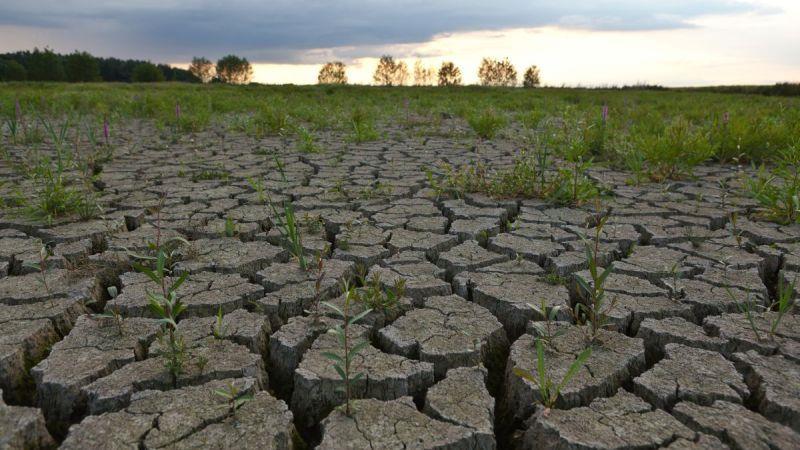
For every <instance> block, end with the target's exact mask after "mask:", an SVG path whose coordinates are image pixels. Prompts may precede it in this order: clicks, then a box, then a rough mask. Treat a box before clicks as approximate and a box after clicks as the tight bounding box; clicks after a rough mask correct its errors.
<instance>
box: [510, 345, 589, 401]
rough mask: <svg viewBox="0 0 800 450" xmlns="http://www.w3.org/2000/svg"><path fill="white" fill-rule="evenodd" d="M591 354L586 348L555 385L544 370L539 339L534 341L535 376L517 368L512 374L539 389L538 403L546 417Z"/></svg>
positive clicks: (542, 348) (542, 351)
mask: <svg viewBox="0 0 800 450" xmlns="http://www.w3.org/2000/svg"><path fill="white" fill-rule="evenodd" d="M591 354H592V348H591V347H587V348H586V349H584V350H583V351H582V352H581V353H580V354H579V355H578V357H577V358H575V360H574V361H573V362H572V364H570V366H569V369H567V373H565V374H564V377H563V378H562V379H561V381H560V382H559V383H558V384H556V383H555V381H554V380H553V379H552V378H550V375H548V374H547V370H546V368H545V357H544V345H543V344H542V340H541V339H537V340H536V374H535V375H534V374H533V373H531V372H529V371H527V370H524V369H520V368H519V367H515V368H514V374H515V375H516V376H518V377H520V378H523V379H525V380H528V381H530V382H532V383H533V384H535V385H536V386H537V387H538V388H539V401H540V402H541V404H542V406H544V407H545V410H544V415H547V414H548V413H549V411H550V409H552V408H554V407H555V406H556V402H557V401H558V397H559V396H560V395H561V390H562V389H564V386H566V385H567V384H568V383H569V382H570V380H571V379H572V378H573V377H574V376H575V375H576V374H577V373H578V371H579V370H580V368H581V366H583V365H584V363H586V360H588V359H589V357H590V356H591Z"/></svg>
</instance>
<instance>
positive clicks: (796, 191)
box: [746, 141, 800, 224]
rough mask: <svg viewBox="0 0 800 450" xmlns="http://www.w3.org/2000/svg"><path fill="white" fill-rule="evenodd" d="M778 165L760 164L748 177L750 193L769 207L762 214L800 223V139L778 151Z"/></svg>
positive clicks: (781, 221) (778, 220)
mask: <svg viewBox="0 0 800 450" xmlns="http://www.w3.org/2000/svg"><path fill="white" fill-rule="evenodd" d="M777 155H778V156H777V159H776V164H775V167H773V168H772V169H771V170H767V168H766V167H765V166H763V165H762V166H761V168H760V169H759V172H758V175H757V177H756V178H755V179H752V180H751V179H748V180H746V186H747V190H748V192H749V194H750V196H751V197H753V198H754V199H756V200H757V201H758V202H759V203H761V205H762V206H763V207H764V208H766V211H764V212H762V213H761V215H762V216H763V217H765V218H767V219H770V220H774V221H776V222H779V223H783V224H791V223H800V141H798V142H797V143H795V144H794V145H793V146H792V147H791V148H788V149H785V150H782V151H779V152H777Z"/></svg>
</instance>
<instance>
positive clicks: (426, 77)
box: [414, 60, 436, 86]
mask: <svg viewBox="0 0 800 450" xmlns="http://www.w3.org/2000/svg"><path fill="white" fill-rule="evenodd" d="M435 77H436V69H434V68H433V67H425V66H424V65H423V64H422V61H420V60H416V61H415V62H414V86H430V85H432V84H433V83H434V81H435Z"/></svg>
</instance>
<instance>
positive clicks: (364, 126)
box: [350, 109, 378, 143]
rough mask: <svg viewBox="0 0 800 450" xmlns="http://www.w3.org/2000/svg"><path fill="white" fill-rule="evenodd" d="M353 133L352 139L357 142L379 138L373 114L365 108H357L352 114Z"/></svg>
mask: <svg viewBox="0 0 800 450" xmlns="http://www.w3.org/2000/svg"><path fill="white" fill-rule="evenodd" d="M350 125H351V129H352V130H351V131H352V132H351V134H350V140H351V141H353V142H356V143H361V142H367V141H374V140H376V139H378V132H377V131H376V130H375V124H374V122H373V120H372V116H370V114H369V113H368V112H367V111H366V110H363V109H355V110H354V111H353V113H352V114H351V115H350Z"/></svg>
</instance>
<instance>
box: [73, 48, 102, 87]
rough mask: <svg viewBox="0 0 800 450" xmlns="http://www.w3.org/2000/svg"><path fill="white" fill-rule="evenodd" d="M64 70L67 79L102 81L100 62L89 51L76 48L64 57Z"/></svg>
mask: <svg viewBox="0 0 800 450" xmlns="http://www.w3.org/2000/svg"><path fill="white" fill-rule="evenodd" d="M64 72H65V73H66V77H67V81H72V82H79V81H100V80H101V79H102V78H100V64H98V63H97V58H95V57H94V56H92V55H90V54H89V53H87V52H79V51H77V50H75V51H74V52H73V53H70V54H69V55H67V56H65V57H64Z"/></svg>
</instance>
